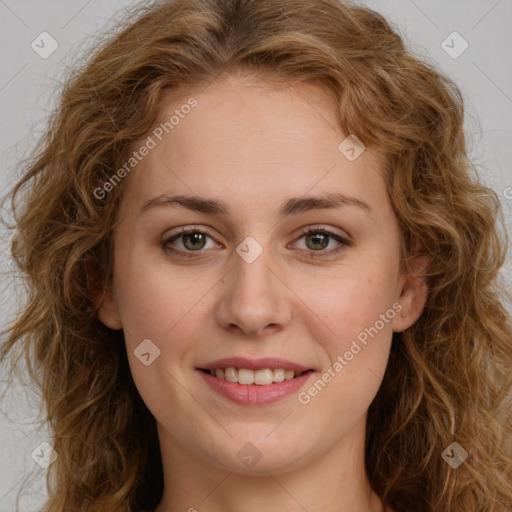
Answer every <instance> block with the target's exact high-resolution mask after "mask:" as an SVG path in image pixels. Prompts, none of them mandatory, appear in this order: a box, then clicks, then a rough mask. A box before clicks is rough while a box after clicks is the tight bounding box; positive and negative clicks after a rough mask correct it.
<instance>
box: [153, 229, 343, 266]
mask: <svg viewBox="0 0 512 512" xmlns="http://www.w3.org/2000/svg"><path fill="white" fill-rule="evenodd" d="M192 233H199V234H201V235H206V236H208V237H210V235H209V234H208V233H207V232H205V231H203V230H201V229H193V228H188V229H187V228H181V230H180V231H179V233H177V234H175V235H173V236H172V237H170V238H168V239H166V240H164V241H163V243H162V247H163V249H164V250H165V251H168V252H171V253H173V254H175V255H176V256H178V257H180V258H198V257H199V258H200V257H202V256H196V255H195V253H200V252H204V250H202V249H201V250H199V251H182V250H181V249H179V250H177V249H173V248H171V247H170V246H169V244H170V243H171V242H174V241H175V240H177V239H179V238H181V237H183V236H184V235H189V234H192ZM311 234H322V235H327V236H328V237H329V238H333V239H334V240H336V241H337V242H339V243H340V245H339V246H338V247H337V248H335V249H331V250H329V251H325V250H320V251H312V250H309V251H308V250H306V252H309V253H311V255H310V257H311V258H313V259H314V258H323V257H327V256H334V255H337V254H339V253H340V252H342V251H343V250H344V249H345V247H350V246H351V245H352V242H351V241H349V240H347V239H346V238H343V237H342V236H340V235H338V234H336V233H333V232H332V231H328V230H327V229H323V228H317V227H312V228H306V229H305V230H303V231H302V232H301V234H300V236H299V238H297V241H298V240H300V239H301V238H303V237H305V236H307V235H311ZM210 238H212V237H210ZM315 253H317V254H315Z"/></svg>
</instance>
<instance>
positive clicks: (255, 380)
mask: <svg viewBox="0 0 512 512" xmlns="http://www.w3.org/2000/svg"><path fill="white" fill-rule="evenodd" d="M200 370H201V371H202V372H204V373H207V374H209V375H213V376H214V377H216V378H217V379H220V380H225V381H228V382H232V383H234V384H243V385H250V384H256V385H259V386H268V385H269V384H274V383H278V382H283V381H285V380H292V379H294V378H296V377H299V376H301V375H303V374H305V373H310V372H312V371H313V370H305V371H302V372H296V371H294V370H285V369H284V368H264V369H261V370H250V369H248V368H234V367H229V368H217V369H215V370H207V369H204V368H200Z"/></svg>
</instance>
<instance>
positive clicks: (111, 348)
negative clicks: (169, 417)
mask: <svg viewBox="0 0 512 512" xmlns="http://www.w3.org/2000/svg"><path fill="white" fill-rule="evenodd" d="M135 14H136V15H135V16H134V12H130V15H129V16H128V17H127V19H126V21H125V22H124V23H120V24H119V29H118V30H114V31H113V32H112V33H109V35H108V38H107V39H106V40H105V41H104V42H103V43H102V44H101V46H100V48H99V49H98V50H97V51H96V53H95V54H94V55H93V56H92V58H90V59H88V60H87V61H86V62H85V63H83V64H82V65H80V66H79V67H78V68H77V69H76V70H75V71H74V72H72V73H70V74H69V76H68V77H67V79H66V82H65V85H64V87H63V89H62V91H61V95H60V103H59V105H58V108H57V109H56V110H55V112H54V113H53V115H52V116H51V118H50V121H49V124H48V128H47V130H46V133H45V136H44V137H43V138H42V139H41V141H40V143H39V145H38V146H37V148H36V150H35V151H34V152H33V154H32V156H31V157H30V159H28V160H27V161H26V162H25V163H24V166H23V169H22V172H23V175H22V177H21V179H20V180H19V181H18V183H17V184H16V185H15V187H14V188H13V189H12V191H11V192H10V194H9V196H7V197H8V198H10V200H11V205H10V208H11V209H12V211H13V215H14V218H15V224H16V226H15V228H16V229H15V233H14V235H13V239H12V247H11V250H12V255H13V258H14V260H15V262H16V264H17V267H18V268H19V272H20V274H21V275H22V276H24V279H25V281H24V282H25V283H26V290H27V300H26V304H25V305H24V307H23V309H22V311H21V312H20V314H19V315H18V317H17V318H16V320H15V321H14V322H12V324H11V325H10V326H9V327H8V329H7V330H6V331H5V332H4V334H7V336H6V339H5V341H4V343H3V345H2V351H1V353H0V359H1V360H4V359H5V358H7V354H11V352H12V355H13V357H12V359H11V361H12V368H13V371H14V366H15V363H16V362H18V361H19V360H20V358H21V357H22V355H24V356H25V359H26V361H27V362H28V364H29V372H30V375H31V377H32V378H33V379H34V382H36V383H37V385H38V386H40V389H41V392H42V396H43V399H44V404H45V409H46V412H47V420H48V421H49V423H50V425H51V427H52V434H53V438H52V441H53V447H54V449H55V450H56V451H57V453H58V454H59V457H58V459H57V460H56V461H55V462H54V463H53V464H52V465H51V466H50V468H49V470H48V475H47V485H48V500H47V502H46V505H45V511H47V512H75V511H76V512H78V511H81V512H87V511H91V512H92V511H95V512H98V511H104V512H107V511H113V510H116V511H121V512H135V511H137V512H138V511H148V510H151V509H153V508H154V507H155V506H156V505H157V503H158V502H159V500H160V498H161V496H162V490H163V477H162V463H161V456H160V451H159V445H158V438H157V434H156V426H155V420H154V418H153V417H152V415H151V413H150V412H149V410H148V409H147V408H146V406H145V404H144V403H143V401H142V399H141V398H140V396H139V394H138V392H137V390H136V388H135V385H134V382H133V380H132V377H131V374H130V371H129V366H128V362H127V356H126V349H125V346H124V339H123V335H122V332H121V331H112V330H110V329H108V328H106V327H105V326H103V325H102V324H101V323H100V322H99V320H98V318H97V309H96V308H95V306H94V302H93V300H92V291H93V290H101V289H104V288H105V286H108V285H109V284H110V283H111V278H112V264H113V263H112V262H113V249H114V247H113V244H112V232H113V227H114V225H115V222H116V219H117V212H118V207H119V201H120V198H121V197H122V194H123V190H124V187H125V185H126V182H127V180H129V177H127V178H126V179H125V180H123V181H122V182H120V183H119V184H117V185H116V186H115V187H112V190H110V191H109V192H108V194H107V195H106V197H100V194H94V191H95V190H97V189H98V187H101V186H102V185H103V184H104V183H105V182H106V181H108V180H109V179H110V178H111V176H112V175H113V174H114V173H115V172H116V171H117V170H118V169H119V167H120V166H121V165H122V164H123V162H126V159H127V158H129V155H130V151H132V150H133V144H134V143H135V141H137V140H140V139H141V137H144V136H145V135H147V133H148V131H149V130H150V129H151V128H152V126H153V124H154V122H155V121H156V119H157V115H158V110H159V106H160V105H161V101H162V99H163V96H164V93H165V94H167V93H176V94H177V93H179V92H183V91H192V90H193V89H194V88H196V89H199V88H201V87H203V86H205V85H206V84H208V83H210V82H211V81H213V80H214V79H215V78H217V77H219V76H220V75H222V74H228V73H235V72H241V71H243V72H247V73H255V74H261V75H262V76H266V77H267V78H268V80H271V79H274V78H276V79H279V80H285V81H286V82H287V83H288V84H290V85H293V84H297V83H300V82H304V81H311V82H315V83H318V84H322V85H323V86H324V87H325V88H326V89H328V90H329V91H331V92H332V93H333V98H334V100H335V102H336V112H335V113H336V118H337V122H338V124H339V128H340V129H341V130H342V131H343V132H344V133H346V134H354V135H356V136H357V137H358V138H359V139H360V140H361V141H362V142H363V143H364V144H365V145H366V146H367V147H371V148H375V149H376V150H377V151H379V152H380V153H381V154H382V155H383V162H384V171H385V181H386V186H387V190H388V194H389V198H390V201H391V204H392V207H393V209H394V212H395V214H396V218H397V220H398V223H399V226H400V231H401V263H402V264H403V265H404V268H405V265H406V263H407V260H408V258H409V257H411V256H412V255H413V254H414V250H415V247H420V248H421V250H422V251H423V252H424V253H425V254H427V255H428V256H429V259H430V263H429V265H428V267H427V269H426V271H425V275H424V279H425V282H426V283H427V284H428V290H429V291H428V297H427V302H426V305H425V308H424V311H423V313H422V314H421V316H420V317H419V319H418V320H417V321H416V322H415V324H414V325H412V326H411V327H410V328H409V329H407V330H406V331H404V332H402V333H399V334H394V336H393V342H392V348H391V353H390V358H389V364H388V367H387V370H386V373H385V375H384V379H383V382H382V385H381V388H380V390H379V392H378V394H377V396H376V398H375V400H374V401H373V403H372V404H371V406H370V409H369V412H368V420H367V440H366V453H365V459H366V468H367V472H368V476H369V479H370V483H371V485H372V487H373V489H374V491H375V492H376V493H377V494H378V495H379V496H380V497H381V498H382V499H383V500H384V502H385V503H386V504H389V505H390V506H391V507H393V508H394V510H395V511H396V512H398V511H402V510H404V511H405V510H408V511H409V510H417V511H422V512H431V511H432V512H434V511H435V512H458V511H462V510H464V511H469V510H471V511H472V512H474V511H486V512H498V511H499V512H503V511H504V510H512V461H511V453H510V446H509V445H508V444H507V442H508V441H509V439H510V431H511V427H510V424H509V423H507V417H506V414H507V412H508V411H507V409H506V408H507V405H506V399H507V393H509V392H510V390H511V387H512V349H511V347H512V341H511V340H512V325H511V319H510V314H509V313H508V312H507V310H506V309H505V307H504V296H505V290H503V289H500V286H499V281H498V276H499V270H500V268H501V266H502V265H503V263H504V259H505V254H506V250H507V247H508V240H506V238H507V237H506V233H500V230H499V226H498V223H497V220H498V219H499V218H501V217H500V215H501V210H500V203H499V200H498V197H497V194H496V193H495V192H494V191H493V190H491V189H490V188H486V187H484V186H483V185H481V184H480V183H479V180H478V175H477V170H476V168H475V165H474V164H473V163H472V162H471V161H470V159H469V157H468V150H467V141H466V140H465V134H464V128H463V124H464V103H463V98H462V95H461V93H460V91H459V89H458V88H457V86H456V85H455V84H454V83H453V82H452V81H451V80H450V79H448V78H447V77H445V76H443V75H442V74H440V73H439V72H438V71H436V70H435V69H434V67H433V66H432V65H430V64H428V63H427V62H424V61H423V60H422V59H421V58H417V57H415V56H414V55H413V54H412V53H411V52H410V51H409V50H407V49H406V48H405V45H404V42H403V40H402V38H401V37H400V35H399V34H398V33H397V31H396V30H394V29H393V28H392V27H391V26H390V25H389V24H388V23H387V22H386V21H385V20H384V19H383V17H382V16H381V15H379V14H378V13H376V12H374V11H372V10H370V9H367V8H363V7H357V6H352V5H345V4H343V3H341V2H340V1H338V0H315V1H314V2H312V1H311V0H175V1H165V2H155V3H153V4H151V5H149V6H145V7H143V8H141V9H140V10H137V11H136V13H135ZM134 20H135V21H134ZM7 197H6V198H7ZM508 414H510V412H508ZM453 442H457V443H459V444H460V445H461V446H462V447H463V448H464V449H465V450H466V451H467V452H468V458H467V459H466V460H465V462H464V463H463V464H462V465H461V466H460V467H459V468H457V469H454V468H452V467H451V466H450V465H449V464H447V463H446V462H445V460H443V457H442V456H441V454H442V453H443V451H444V450H445V449H446V448H447V447H448V446H449V445H450V444H451V443H453Z"/></svg>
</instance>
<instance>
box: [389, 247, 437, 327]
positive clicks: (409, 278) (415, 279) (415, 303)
mask: <svg viewBox="0 0 512 512" xmlns="http://www.w3.org/2000/svg"><path fill="white" fill-rule="evenodd" d="M428 262H429V258H428V256H425V255H422V254H416V255H415V256H413V257H412V258H411V259H410V260H409V261H408V263H407V265H406V268H405V271H404V272H403V273H402V274H401V276H400V280H399V285H398V288H397V291H398V295H399V296H398V298H397V301H398V302H399V303H400V304H401V305H402V310H401V311H400V313H399V314H398V315H397V316H396V317H395V319H394V321H393V331H394V332H402V331H405V330H406V329H408V328H409V327H410V326H411V325H413V324H414V322H416V320H418V318H419V317H420V315H421V313H422V312H423V308H424V307H425V303H426V301H427V294H428V286H427V284H426V283H425V281H424V271H425V268H426V267H427V265H428Z"/></svg>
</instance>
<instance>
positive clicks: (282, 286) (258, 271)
mask: <svg viewBox="0 0 512 512" xmlns="http://www.w3.org/2000/svg"><path fill="white" fill-rule="evenodd" d="M234 259H235V261H234V266H233V268H232V270H231V272H229V273H228V274H227V276H225V278H224V279H223V282H222V284H221V287H222V288H221V297H220V300H219V303H218V306H217V308H216V317H217V322H218V324H219V325H221V326H222V327H223V328H224V329H226V330H229V331H233V332H235V331H239V333H238V334H239V335H242V334H243V335H244V336H245V337H246V338H249V337H250V338H252V339H254V338H261V337H263V336H267V335H268V334H270V333H277V332H279V331H281V330H283V329H284V328H285V327H286V326H287V325H288V324H289V323H290V320H291V318H292V301H293V297H294V295H293V292H292V291H291V289H290V288H289V287H288V285H287V284H286V282H285V280H284V279H283V277H282V276H280V275H279V270H278V269H277V265H275V262H273V261H272V257H271V254H270V251H269V250H264V251H263V252H262V254H261V255H260V256H259V257H258V258H257V259H256V260H255V261H253V262H251V263H248V262H247V261H245V260H244V259H243V258H242V257H240V256H238V254H236V256H235V258H234Z"/></svg>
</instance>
